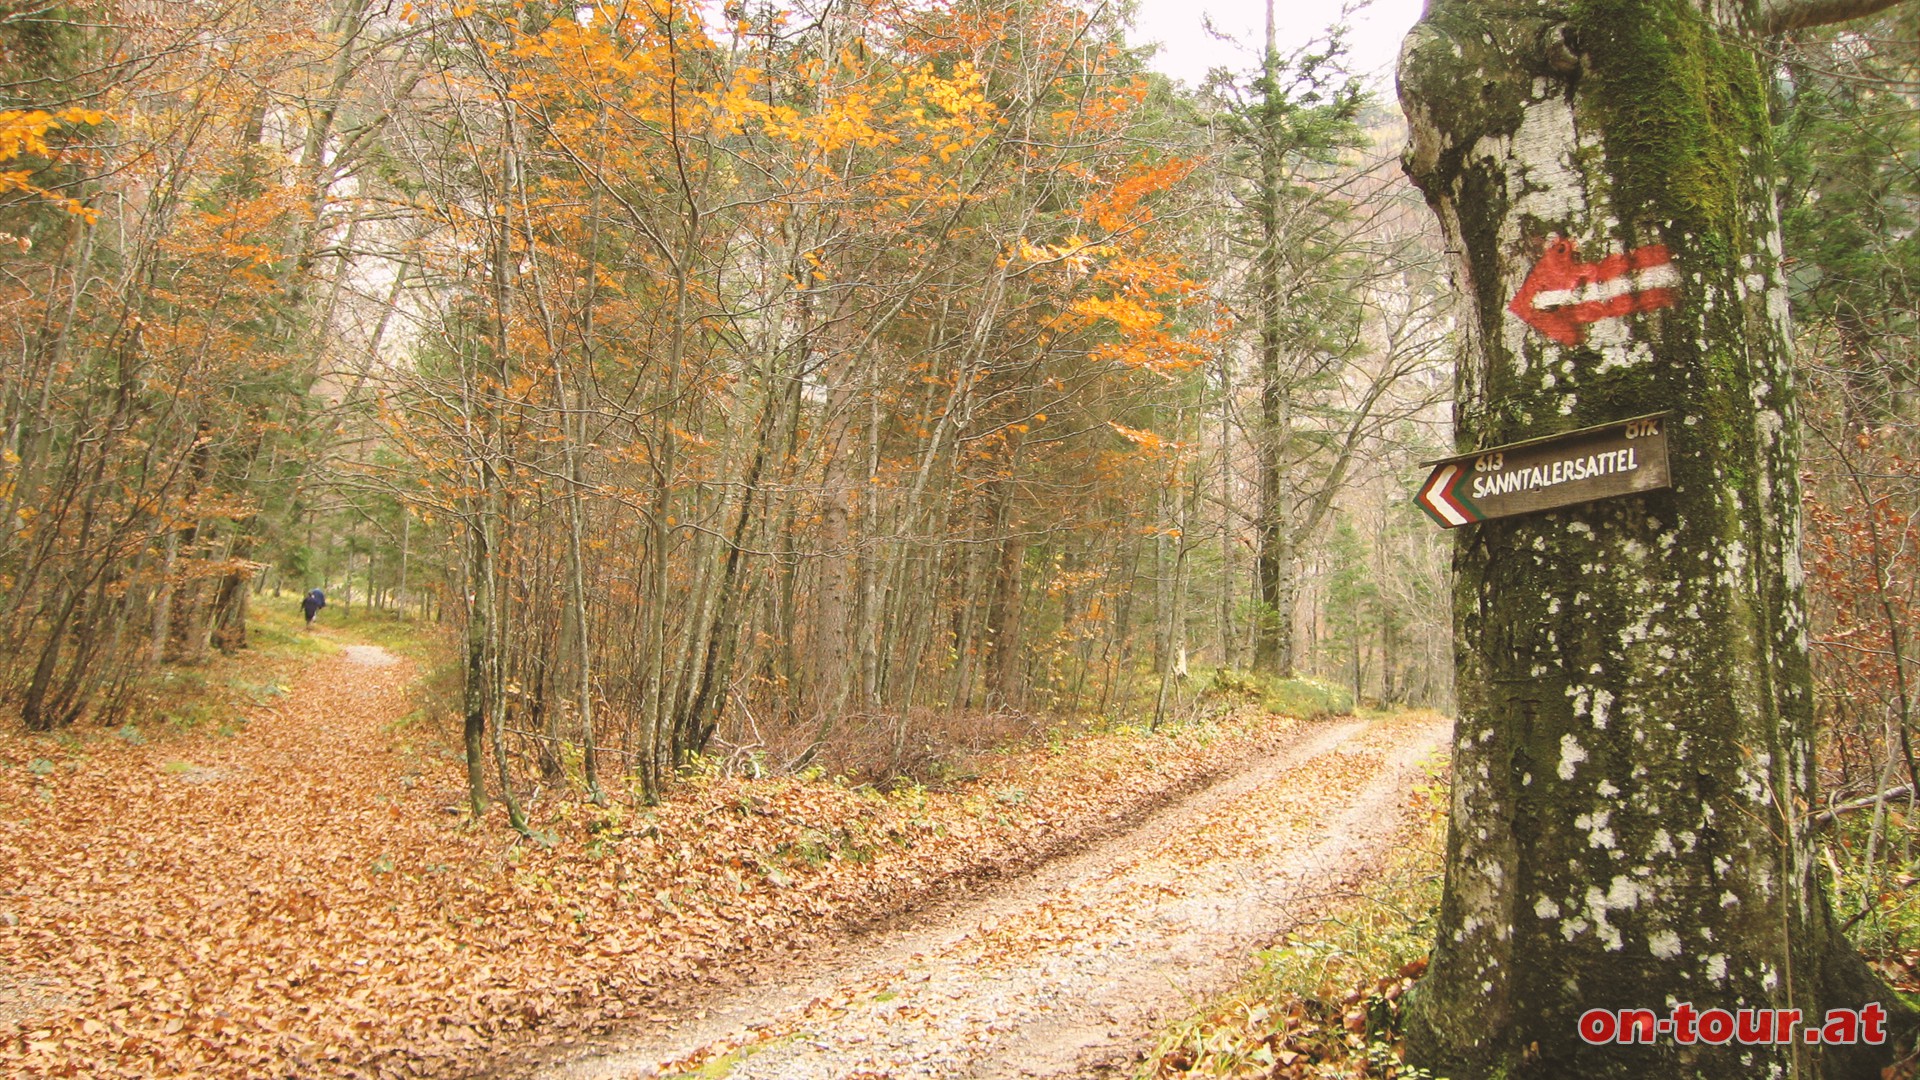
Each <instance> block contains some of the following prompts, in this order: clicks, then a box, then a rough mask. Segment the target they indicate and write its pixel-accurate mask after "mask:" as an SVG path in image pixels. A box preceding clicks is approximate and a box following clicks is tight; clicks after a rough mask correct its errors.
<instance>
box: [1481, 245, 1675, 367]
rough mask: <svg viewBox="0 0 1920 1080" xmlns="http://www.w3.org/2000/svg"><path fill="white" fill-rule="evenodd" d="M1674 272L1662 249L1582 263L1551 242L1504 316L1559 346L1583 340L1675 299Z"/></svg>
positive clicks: (1571, 249)
mask: <svg viewBox="0 0 1920 1080" xmlns="http://www.w3.org/2000/svg"><path fill="white" fill-rule="evenodd" d="M1679 286H1680V272H1679V271H1678V270H1675V269H1674V268H1673V254H1672V253H1671V252H1669V251H1668V250H1667V245H1665V244H1648V245H1647V246H1646V247H1639V248H1634V249H1633V250H1632V251H1629V252H1626V253H1624V254H1616V255H1609V256H1607V257H1606V258H1604V259H1601V260H1600V261H1599V262H1591V263H1583V262H1581V261H1580V259H1579V258H1578V256H1577V254H1576V251H1575V248H1574V245H1573V241H1571V240H1568V239H1566V238H1565V237H1555V238H1554V239H1553V240H1552V241H1551V242H1549V243H1548V244H1547V250H1546V253H1545V254H1543V255H1541V256H1540V261H1539V262H1537V263H1534V264H1533V270H1532V271H1530V272H1529V273H1528V274H1527V280H1526V281H1525V282H1524V283H1523V284H1521V286H1520V291H1519V292H1517V293H1514V294H1513V302H1512V303H1510V304H1508V305H1507V310H1508V311H1511V312H1513V313H1514V315H1516V316H1518V317H1519V319H1520V321H1522V322H1524V323H1526V324H1527V325H1528V326H1531V327H1533V328H1534V329H1535V330H1538V331H1540V332H1541V333H1543V334H1545V335H1547V336H1548V337H1550V338H1552V339H1553V340H1555V341H1557V342H1559V343H1560V344H1562V345H1578V344H1580V343H1581V342H1583V341H1585V340H1586V339H1587V327H1588V326H1590V325H1591V324H1593V323H1596V322H1599V321H1600V320H1601V319H1615V318H1619V317H1621V316H1623V315H1632V314H1634V313H1636V312H1641V311H1654V310H1657V309H1659V308H1664V307H1672V306H1673V305H1674V304H1675V303H1676V302H1678V301H1679V299H1680V293H1679Z"/></svg>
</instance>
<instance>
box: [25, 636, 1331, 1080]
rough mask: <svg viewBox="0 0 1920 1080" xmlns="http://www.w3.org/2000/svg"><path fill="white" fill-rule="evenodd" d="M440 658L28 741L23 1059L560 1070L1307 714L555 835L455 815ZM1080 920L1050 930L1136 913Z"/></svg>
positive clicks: (1176, 790)
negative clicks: (428, 740)
mask: <svg viewBox="0 0 1920 1080" xmlns="http://www.w3.org/2000/svg"><path fill="white" fill-rule="evenodd" d="M414 674H415V673H414V668H413V665H412V664H411V663H410V662H408V661H405V660H402V659H401V658H398V657H394V656H392V655H391V654H388V653H386V652H384V651H383V650H379V649H377V648H371V647H362V648H359V649H356V650H354V651H352V652H351V653H349V654H346V655H340V656H327V657H321V658H318V659H316V660H314V661H313V662H312V663H311V665H310V666H309V668H308V669H307V670H306V671H305V672H304V673H303V674H302V675H301V676H299V677H298V678H297V679H295V680H294V681H293V685H292V686H291V688H290V690H289V692H288V693H286V694H284V695H278V696H277V697H276V700H274V701H273V702H272V703H271V705H268V704H265V703H261V704H258V705H257V706H255V707H254V708H252V709H251V710H250V711H249V713H248V716H247V721H248V722H247V723H246V724H245V725H244V726H243V728H242V729H241V730H239V731H238V733H237V734H233V735H231V736H230V737H225V738H214V737H212V736H210V735H205V734H200V733H193V734H183V735H176V736H163V737H160V738H156V739H153V740H149V739H147V738H145V737H143V738H140V739H123V738H88V739H72V738H69V739H66V740H64V741H56V740H52V739H48V738H46V737H35V736H30V735H27V734H24V733H20V732H17V731H16V732H8V733H5V734H0V971H4V972H6V973H7V974H6V979H5V980H0V1071H4V1072H6V1073H7V1074H9V1075H19V1076H77V1075H86V1076H101V1077H118V1076H128V1077H131V1076H208V1077H255V1076H262V1075H288V1074H295V1075H300V1076H328V1077H331V1076H342V1077H375V1076H455V1075H469V1074H471V1073H473V1072H474V1071H476V1070H479V1069H481V1068H483V1067H485V1068H496V1069H497V1068H501V1067H502V1065H501V1062H502V1061H503V1055H504V1060H507V1061H511V1060H520V1059H525V1060H532V1059H533V1058H534V1057H537V1056H539V1055H540V1054H542V1053H543V1052H548V1051H545V1050H543V1048H549V1047H552V1046H553V1045H555V1044H559V1043H565V1042H568V1041H572V1040H579V1039H582V1038H585V1037H588V1036H590V1035H592V1034H594V1033H596V1032H605V1031H607V1030H609V1029H611V1028H613V1027H615V1026H617V1025H623V1024H629V1023H640V1024H645V1023H648V1022H649V1021H653V1022H661V1018H667V1019H673V1018H677V1017H680V1016H683V1015H685V1014H686V1013H687V1011H688V1009H690V1008H691V1007H692V1004H693V1003H697V1002H699V1001H701V1000H703V999H705V998H708V997H711V996H713V995H715V994H717V993H718V992H720V991H721V990H722V989H724V988H725V987H727V986H730V985H734V984H736V983H738V982H739V981H741V980H742V979H744V978H746V977H747V975H748V974H749V973H750V972H752V971H753V970H755V969H756V967H760V968H764V967H767V966H774V967H777V966H778V965H779V964H780V963H781V959H780V958H781V957H783V956H792V955H794V954H796V953H800V952H802V951H804V950H806V949H808V948H809V947H810V946H813V945H815V944H817V943H819V942H821V941H825V940H832V939H834V938H836V937H838V936H842V935H845V934H846V933H847V932H849V931H850V930H853V929H856V928H859V927H862V926H869V925H873V924H876V923H878V922H880V921H883V920H885V919H886V918H888V917H889V916H895V915H898V914H900V913H901V912H904V911H908V910H911V909H913V908H914V907H915V906H916V905H918V904H921V903H924V902H926V901H928V900H929V899H932V898H935V897H938V896H941V895H944V894H947V893H950V892H952V891H954V890H955V889H956V888H964V887H965V886H966V885H967V884H968V883H974V882H980V881H983V880H989V879H993V878H997V877H1003V876H1007V875H1010V874H1014V873H1017V872H1019V871H1021V870H1023V869H1025V868H1027V867H1030V866H1033V865H1036V864H1038V863H1041V862H1044V861H1045V860H1046V859H1048V858H1049V857H1051V856H1053V855H1055V854H1057V853H1060V852H1063V851H1068V850H1072V849H1074V848H1076V847H1077V846H1080V845H1082V844H1084V843H1086V842H1087V841H1089V840H1091V839H1095V838H1098V837H1100V836H1103V835H1107V834H1109V833H1112V832H1114V831H1116V830H1118V829H1120V828H1122V827H1124V826H1125V824H1126V823H1127V822H1128V821H1130V820H1132V819H1134V818H1137V817H1138V816H1140V815H1141V814H1142V813H1145V812H1146V811H1148V810H1150V809H1151V808H1153V807H1155V806H1158V805H1161V804H1163V803H1165V802H1166V801H1167V800H1169V799H1171V798H1173V797H1175V796H1177V795H1179V794H1181V793H1183V792H1186V791H1190V790H1193V789H1195V788H1197V787H1200V786H1203V785H1204V784H1205V783H1207V782H1208V781H1209V780H1210V779H1212V778H1214V777H1217V776H1220V775H1222V774H1225V773H1227V772H1231V771H1233V770H1234V769H1236V768H1238V767H1240V766H1241V765H1243V764H1244V763H1245V762H1246V761H1249V760H1254V759H1256V758H1257V757H1258V756H1259V755H1260V754H1262V753H1265V752H1266V751H1267V750H1268V749H1270V748H1271V747H1272V746H1273V745H1274V744H1275V743H1276V741H1277V740H1280V739H1282V738H1284V737H1286V734H1287V731H1288V729H1289V728H1290V727H1291V726H1292V724H1293V722H1292V721H1288V720H1285V719H1283V718H1274V717H1261V716H1257V715H1251V714H1236V715H1234V716H1232V717H1230V718H1227V719H1224V720H1222V721H1220V722H1213V723H1198V724H1193V725H1186V726H1182V727H1180V728H1177V729H1175V730H1173V731H1171V732H1166V731H1163V732H1161V733H1159V734H1156V735H1148V734H1146V733H1144V732H1130V731H1121V732H1115V733H1107V734H1101V735H1095V736H1087V737H1083V738H1078V739H1075V740H1073V741H1071V742H1069V743H1067V744H1064V745H1059V746H1055V747H1052V748H1047V747H1040V748H1035V749H1032V750H1029V751H1025V752H1022V753H1018V754H1010V755H1005V756H1004V758H1003V759H1002V760H1000V761H998V762H997V763H996V764H995V765H994V766H993V767H991V768H988V769H985V770H983V775H981V776H980V777H979V778H978V779H977V780H974V781H971V782H968V783H965V784H961V785H956V786H955V787H954V788H953V789H951V790H945V791H929V790H924V789H917V788H910V789H906V790H903V791H900V792H896V793H892V794H881V793H878V792H875V791H872V790H870V789H863V790H850V789H847V788H845V787H842V786H838V785H834V784H831V783H822V782H806V781H801V780H789V779H783V780H745V779H738V778H706V779H697V780H692V781H689V782H687V783H684V784H682V785H680V786H678V787H677V788H676V789H675V790H674V792H673V796H672V798H671V799H670V800H669V801H668V802H667V803H666V804H665V805H662V806H659V807H654V808H645V807H640V806H637V805H633V804H631V803H625V804H616V806H614V807H612V808H610V809H608V810H606V811H601V810H596V809H594V808H592V807H589V806H586V805H585V804H583V803H580V802H578V801H575V800H574V799H572V798H570V797H566V796H565V795H563V794H548V795H547V796H546V797H544V798H541V799H538V800H536V801H534V802H533V803H532V805H531V807H530V809H531V811H532V813H533V814H534V815H535V817H536V821H535V827H536V830H537V832H538V835H539V836H540V837H541V838H542V840H543V841H544V842H543V843H540V844H531V843H526V842H522V841H520V839H519V838H518V837H517V836H514V835H513V834H511V833H509V832H508V831H507V830H506V829H505V828H504V827H503V825H502V823H501V821H500V820H499V819H500V817H501V815H500V813H499V811H498V810H497V809H496V811H495V812H494V813H493V814H492V815H490V817H489V819H488V820H487V821H486V822H485V823H484V824H481V825H479V826H477V827H476V826H473V825H471V824H467V823H465V822H464V821H463V819H462V816H461V815H459V814H457V813H454V814H450V813H449V812H448V810H449V808H450V807H453V808H457V807H458V806H459V805H460V804H461V802H462V801H463V797H464V789H463V787H462V783H463V771H462V766H461V764H460V762H459V761H458V758H457V755H452V754H446V753H439V752H432V751H430V750H425V749H423V748H422V747H421V746H420V745H416V744H419V743H421V742H422V739H421V738H420V734H419V733H418V732H408V731H406V730H403V727H404V726H403V725H401V724H398V723H397V722H396V721H397V720H398V718H401V717H404V716H406V715H407V714H408V713H409V712H410V711H411V700H410V690H409V688H410V683H411V681H412V679H413V677H414ZM1011 791H1018V792H1020V793H1021V797H1019V798H1017V799H1012V798H1007V797H1005V796H1006V793H1008V792H1011ZM1050 918H1051V919H1052V920H1053V926H1054V927H1055V929H1054V930H1047V929H1045V928H1036V930H1035V932H1036V933H1039V934H1044V933H1054V932H1060V933H1064V932H1067V931H1068V930H1071V931H1072V932H1074V933H1082V934H1084V933H1093V932H1105V929H1104V928H1103V927H1102V925H1101V924H1100V921H1099V918H1100V917H1099V915H1098V914H1097V913H1087V912H1081V911H1075V910H1072V909H1062V910H1060V911H1058V912H1056V913H1055V914H1053V915H1051V916H1050Z"/></svg>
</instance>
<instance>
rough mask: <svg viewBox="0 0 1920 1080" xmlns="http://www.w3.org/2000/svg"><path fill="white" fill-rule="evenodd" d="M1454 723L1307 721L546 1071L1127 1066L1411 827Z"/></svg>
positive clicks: (740, 1074) (603, 1075)
mask: <svg viewBox="0 0 1920 1080" xmlns="http://www.w3.org/2000/svg"><path fill="white" fill-rule="evenodd" d="M1446 729H1447V724H1446V722H1445V721H1444V720H1443V719H1442V718H1439V717H1437V716H1434V715H1432V714H1423V715H1410V716H1403V717H1399V718H1396V719H1395V720H1393V721H1390V722H1380V721H1373V722H1369V721H1365V720H1344V721H1337V722H1326V723H1322V724H1316V725H1312V726H1309V727H1307V728H1306V729H1304V730H1302V731H1301V732H1300V733H1299V735H1298V736H1297V737H1296V738H1295V739H1293V740H1291V741H1290V742H1288V743H1287V744H1285V745H1284V746H1282V747H1280V748H1279V749H1278V750H1277V752H1275V753H1273V754H1271V755H1269V756H1267V757H1266V758H1264V759H1263V760H1261V761H1259V762H1257V763H1255V764H1253V765H1252V766H1251V767H1249V768H1246V769H1245V770H1243V771H1241V772H1239V773H1237V774H1235V775H1232V776H1230V777H1228V778H1226V779H1224V780H1222V781H1220V782H1219V783H1216V784H1213V785H1212V786H1209V787H1207V788H1205V789H1204V790H1202V791H1200V792H1198V793H1196V794H1195V795H1192V796H1190V797H1188V798H1186V799H1183V800H1181V801H1179V802H1176V803H1174V804H1172V805H1170V806H1167V807H1165V808H1162V809H1161V810H1159V811H1157V812H1155V813H1152V814H1150V815H1148V816H1147V817H1145V818H1144V819H1143V820H1141V821H1140V822H1139V823H1138V824H1137V825H1135V826H1134V827H1132V828H1130V829H1128V830H1127V831H1126V832H1124V833H1121V834H1119V835H1117V836H1114V837H1112V838H1110V839H1108V840H1105V841H1103V842H1101V843H1097V844H1094V845H1091V846H1089V847H1087V848H1086V849H1084V850H1082V851H1080V852H1078V853H1076V854H1074V855H1071V856H1068V857H1065V858H1062V859H1058V860H1055V861H1053V862H1050V863H1048V864H1047V865H1045V866H1043V867H1041V868H1039V869H1038V870H1037V871H1035V872H1034V873H1033V874H1031V875H1028V876H1026V877H1024V878H1022V879H1020V880H1019V881H1017V882H1013V883H1010V884H1008V885H1007V886H1005V887H1003V888H1000V889H995V890H991V891H987V892H985V893H984V894H982V895H980V896H978V897H974V898H968V899H966V900H964V901H960V902H953V903H948V904H940V905H933V906H932V907H930V908H926V909H921V910H917V911H915V912H914V913H913V915H912V917H911V918H910V919H902V920H899V925H898V926H897V927H896V928H894V929H891V930H889V931H886V932H880V933H873V934H869V935H865V936H863V937H861V938H860V939H858V940H855V941H852V942H848V943H845V944H840V945H835V946H831V947H828V948H824V949H822V950H820V951H819V952H818V954H816V955H814V956H811V957H808V958H807V959H806V960H805V962H803V963H801V964H797V965H791V966H787V967H785V968H782V969H778V970H773V971H768V972H766V973H765V974H764V975H763V976H762V977H761V978H760V980H759V981H757V982H756V984H755V985H752V986H750V987H747V988H745V989H743V990H742V991H739V992H736V993H733V994H729V995H727V996H726V997H725V998H724V999H722V1000H720V1001H716V1002H714V1003H713V1004H711V1005H709V1006H708V1007H707V1008H706V1009H704V1010H702V1013H701V1014H700V1015H697V1016H696V1017H694V1018H691V1019H690V1020H687V1021H676V1022H674V1023H672V1024H668V1025H664V1027H665V1030H662V1031H660V1032H658V1033H657V1034H654V1035H652V1036H651V1037H647V1038H643V1039H640V1040H637V1041H636V1042H635V1043H634V1044H633V1045H629V1046H627V1047H624V1048H622V1049H620V1050H618V1051H613V1052H603V1053H599V1054H596V1055H592V1056H588V1057H585V1058H582V1059H579V1060H575V1061H573V1062H571V1063H568V1064H565V1065H563V1066H559V1067H555V1068H552V1069H550V1070H547V1071H545V1072H543V1073H541V1074H540V1075H542V1076H543V1077H546V1078H548V1080H616V1078H626V1077H654V1076H674V1075H689V1074H690V1075H697V1076H700V1077H721V1076H726V1077H734V1078H738V1080H839V1078H860V1077H888V1078H908V1077H985V1078H994V1077H1027V1076H1031V1077H1091V1076H1124V1075H1129V1074H1131V1073H1132V1072H1133V1071H1134V1069H1135V1066H1136V1064H1137V1062H1138V1061H1139V1060H1140V1059H1141V1057H1142V1056H1143V1052H1144V1051H1145V1050H1146V1049H1147V1048H1148V1047H1150V1046H1151V1045H1152V1043H1153V1040H1154V1036H1155V1034H1156V1033H1157V1032H1158V1031H1159V1030H1160V1029H1161V1028H1162V1027H1163V1026H1165V1025H1166V1024H1167V1023H1168V1022H1169V1021H1171V1020H1174V1019H1177V1018H1179V1017H1180V1016H1182V1015H1184V1014H1185V1013H1187V1012H1188V1011H1190V1010H1191V1009H1192V1008H1193V1006H1194V1004H1195V1003H1196V1002H1197V1001H1198V1000H1200V999H1202V998H1204V997H1206V996H1209V995H1212V994H1216V993H1219V992H1220V991H1222V990H1223V989H1226V988H1228V987H1230V986H1232V985H1234V984H1236V983H1237V982H1238V981H1239V980H1240V979H1242V978H1244V977H1245V975H1246V973H1247V966H1248V957H1249V955H1250V954H1251V953H1252V952H1253V951H1254V950H1255V949H1256V948H1259V947H1261V946H1264V945H1267V944H1271V943H1272V942H1273V941H1274V940H1276V939H1277V938H1278V937H1279V936H1280V935H1281V934H1283V933H1285V932H1286V931H1287V930H1289V929H1290V928H1292V927H1294V926H1296V925H1298V924H1299V923H1300V922H1301V921H1302V920H1303V919H1306V918H1308V917H1310V916H1312V915H1313V914H1315V913H1316V912H1317V911H1318V910H1319V909H1320V908H1321V907H1322V906H1324V905H1325V904H1326V903H1327V901H1329V900H1331V899H1338V898H1342V897H1346V896H1350V895H1352V894H1353V892H1354V890H1356V889H1358V888H1359V887H1360V886H1361V885H1362V883H1363V882H1364V881H1365V880H1366V879H1367V877H1368V876H1369V875H1370V873H1371V872H1372V871H1373V869H1374V868H1375V866H1376V865H1377V864H1378V863H1379V861H1380V859H1381V857H1382V856H1383V855H1384V854H1385V853H1386V852H1387V851H1388V850H1389V849H1390V847H1391V845H1392V843H1393V841H1394V840H1395V839H1396V838H1397V837H1399V836H1401V835H1402V833H1403V832H1404V830H1405V829H1406V828H1407V827H1408V825H1409V824H1410V822H1409V820H1408V814H1407V813H1406V810H1407V803H1408V800H1407V792H1408V790H1409V788H1410V787H1412V786H1413V785H1414V784H1415V783H1416V782H1417V781H1418V780H1420V779H1421V778H1422V777H1423V775H1424V774H1423V771H1422V766H1423V764H1424V763H1425V762H1426V761H1428V760H1429V759H1430V758H1431V757H1432V755H1433V754H1434V753H1435V752H1436V751H1437V750H1438V748H1439V746H1440V744H1441V742H1442V739H1443V738H1444V736H1445V733H1446Z"/></svg>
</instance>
